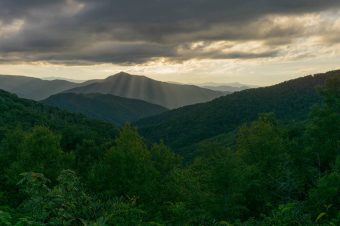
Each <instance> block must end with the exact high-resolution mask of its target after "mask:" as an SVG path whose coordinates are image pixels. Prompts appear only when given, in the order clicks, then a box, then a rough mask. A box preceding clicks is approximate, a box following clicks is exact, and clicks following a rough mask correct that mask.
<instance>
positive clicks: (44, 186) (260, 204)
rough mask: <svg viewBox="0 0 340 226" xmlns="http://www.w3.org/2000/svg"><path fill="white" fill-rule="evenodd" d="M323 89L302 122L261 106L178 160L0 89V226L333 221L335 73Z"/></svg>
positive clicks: (337, 164)
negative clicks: (231, 130) (231, 131)
mask: <svg viewBox="0 0 340 226" xmlns="http://www.w3.org/2000/svg"><path fill="white" fill-rule="evenodd" d="M304 84H306V83H304ZM320 95H321V96H322V98H321V97H320V99H319V100H320V103H319V104H317V105H315V106H314V107H313V109H312V110H311V111H309V114H308V117H305V121H304V123H297V122H295V120H290V121H285V123H284V124H283V123H282V121H281V120H278V119H277V118H276V116H275V115H274V114H273V113H262V114H260V115H259V116H258V117H257V119H256V120H254V121H253V122H250V123H246V124H243V125H239V126H238V129H237V134H236V136H235V145H232V146H229V145H228V144H227V143H228V142H227V143H226V144H221V142H219V141H217V140H214V139H212V140H210V142H206V145H205V146H202V147H201V150H200V151H199V154H198V155H197V156H196V157H195V159H193V161H192V162H191V163H187V164H183V163H182V161H181V157H180V156H178V155H176V154H174V153H173V152H172V151H171V150H170V149H169V148H168V147H166V146H165V145H164V144H162V143H160V144H152V145H150V144H148V143H149V142H146V141H145V140H144V139H143V138H142V137H141V136H140V135H139V134H138V132H137V130H136V129H135V128H133V127H131V126H124V127H122V128H121V129H120V130H119V132H118V133H116V129H115V128H114V127H113V126H111V125H110V124H107V123H101V122H99V121H94V120H90V119H87V118H86V117H84V116H81V115H77V114H71V113H67V112H65V111H61V110H57V109H55V108H51V107H46V106H43V105H41V104H38V103H36V102H33V101H27V100H22V99H19V98H17V97H16V96H14V95H12V94H9V93H6V92H0V131H1V133H0V185H1V186H0V225H9V226H11V225H16V226H18V225H25V226H26V225H34V226H38V225H66V226H78V225H90V226H104V225H114V226H116V225H118V226H125V225H145V226H149V225H170V226H172V225H174V226H177V225H190V226H191V225H192V226H196V225H201V226H203V225H204V226H206V225H209V226H210V225H211V226H213V225H220V226H222V225H234V226H241V225H242V226H272V225H280V226H288V225H306V226H309V225H310V226H311V225H323V226H334V225H340V212H339V206H340V77H339V76H334V77H333V78H331V79H330V80H328V82H327V83H326V86H325V87H324V88H322V90H321V91H320ZM321 100H322V101H321ZM292 111H293V109H292ZM289 114H291V115H292V114H293V113H292V112H289ZM296 114H297V113H296ZM297 115H299V114H297ZM285 119H287V120H288V119H289V118H285ZM183 126H187V125H186V124H184V125H183ZM189 126H190V125H189ZM158 132H161V131H160V130H158ZM224 132H227V131H224ZM178 135H179V136H180V135H181V134H180V133H178ZM222 139H224V138H223V136H222ZM231 139H234V138H231Z"/></svg>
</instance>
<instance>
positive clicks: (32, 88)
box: [0, 75, 81, 100]
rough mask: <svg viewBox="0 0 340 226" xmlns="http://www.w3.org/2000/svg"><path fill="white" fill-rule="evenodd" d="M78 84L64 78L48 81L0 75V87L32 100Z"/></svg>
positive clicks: (40, 98)
mask: <svg viewBox="0 0 340 226" xmlns="http://www.w3.org/2000/svg"><path fill="white" fill-rule="evenodd" d="M80 85H81V84H80V83H73V82H69V81H65V80H52V81H49V80H43V79H39V78H32V77H25V76H14V75H0V89H2V90H5V91H7V92H11V93H15V94H16V95H18V96H19V97H22V98H26V99H32V100H42V99H45V98H47V97H49V96H51V95H53V94H57V93H60V92H62V91H64V90H67V89H71V88H74V87H77V86H80Z"/></svg>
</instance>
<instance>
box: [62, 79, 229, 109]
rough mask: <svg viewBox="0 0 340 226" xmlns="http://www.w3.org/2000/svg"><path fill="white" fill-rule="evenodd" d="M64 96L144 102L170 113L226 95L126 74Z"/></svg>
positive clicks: (71, 90)
mask: <svg viewBox="0 0 340 226" xmlns="http://www.w3.org/2000/svg"><path fill="white" fill-rule="evenodd" d="M65 92H68V93H70V92H71V93H103V94H112V95H115V96H121V97H127V98H133V99H139V100H144V101H146V102H149V103H153V104H158V105H161V106H164V107H166V108H170V109H173V108H178V107H181V106H185V105H190V104H195V103H202V102H207V101H210V100H212V99H214V98H216V97H219V96H222V95H224V94H223V93H222V92H218V91H213V90H209V89H204V88H200V87H197V86H192V85H179V84H171V83H166V82H160V81H156V80H153V79H150V78H147V77H145V76H136V75H130V74H127V73H123V72H121V73H118V74H116V75H114V76H110V77H108V78H107V79H104V80H100V81H97V82H95V83H92V84H89V85H87V86H82V87H78V88H74V89H70V90H67V91H65Z"/></svg>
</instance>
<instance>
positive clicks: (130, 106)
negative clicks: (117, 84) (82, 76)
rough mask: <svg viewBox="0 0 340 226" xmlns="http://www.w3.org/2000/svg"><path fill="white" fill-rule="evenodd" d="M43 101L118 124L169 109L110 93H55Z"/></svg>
mask: <svg viewBox="0 0 340 226" xmlns="http://www.w3.org/2000/svg"><path fill="white" fill-rule="evenodd" d="M42 103H44V104H47V105H51V106H55V107H59V108H61V109H65V110H68V111H71V112H78V113H83V114H85V115H87V116H89V117H92V118H96V119H100V120H105V121H109V122H112V123H115V124H117V125H121V124H124V123H125V122H133V121H136V120H138V119H141V118H145V117H148V116H152V115H156V114H160V113H163V112H165V111H167V109H166V108H164V107H161V106H159V105H155V104H150V103H147V102H145V101H142V100H136V99H128V98H124V97H117V96H113V95H109V94H75V93H63V94H57V95H53V96H51V97H49V98H47V99H45V100H43V101H42Z"/></svg>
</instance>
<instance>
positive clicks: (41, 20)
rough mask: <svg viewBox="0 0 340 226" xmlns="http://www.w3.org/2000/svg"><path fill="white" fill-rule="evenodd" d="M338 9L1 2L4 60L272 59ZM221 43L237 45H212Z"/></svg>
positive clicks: (281, 2)
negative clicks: (253, 44) (251, 44)
mask: <svg viewBox="0 0 340 226" xmlns="http://www.w3.org/2000/svg"><path fill="white" fill-rule="evenodd" d="M339 8H340V1H338V0H275V1H273V0H243V1H239V0H171V1H163V0H144V1H140V0H101V1H90V0H55V1H46V0H32V1H29V3H28V2H27V1H25V0H17V1H13V0H2V1H0V25H1V27H2V28H0V62H11V61H12V62H36V61H46V62H50V63H62V64H97V63H115V64H142V63H145V62H149V61H153V60H157V59H159V58H166V59H168V60H169V61H186V60H190V59H245V60H248V59H256V58H273V57H278V56H280V54H284V52H285V51H282V48H284V47H286V46H288V45H289V44H291V43H293V42H294V41H295V40H296V39H299V38H301V37H305V36H311V35H312V36H313V35H319V36H324V35H325V34H323V33H322V29H315V27H316V26H324V25H325V22H323V23H320V24H313V23H312V22H310V21H309V20H310V18H314V17H316V18H318V17H319V16H320V14H321V13H324V12H328V11H330V10H334V9H339ZM314 19H315V18H314ZM312 20H313V19H312ZM329 29H330V31H332V33H334V34H337V33H336V31H334V29H333V28H331V27H330V28H329ZM336 37H337V36H336V35H334V38H328V39H327V40H328V43H330V44H331V43H332V42H336V41H338V39H337V38H336ZM325 40H326V39H325ZM198 42H201V43H203V46H201V47H200V48H199V49H197V48H196V49H195V48H188V46H189V47H190V46H192V45H193V44H194V43H198ZM219 42H225V43H229V44H230V45H229V46H228V45H224V46H223V48H216V49H209V48H210V47H211V46H212V44H216V43H219ZM249 42H257V44H258V47H257V48H255V49H254V48H249V46H247V45H248V43H249ZM242 45H243V47H242V48H241V47H240V46H242ZM234 46H238V47H239V48H236V49H235V48H234Z"/></svg>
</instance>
